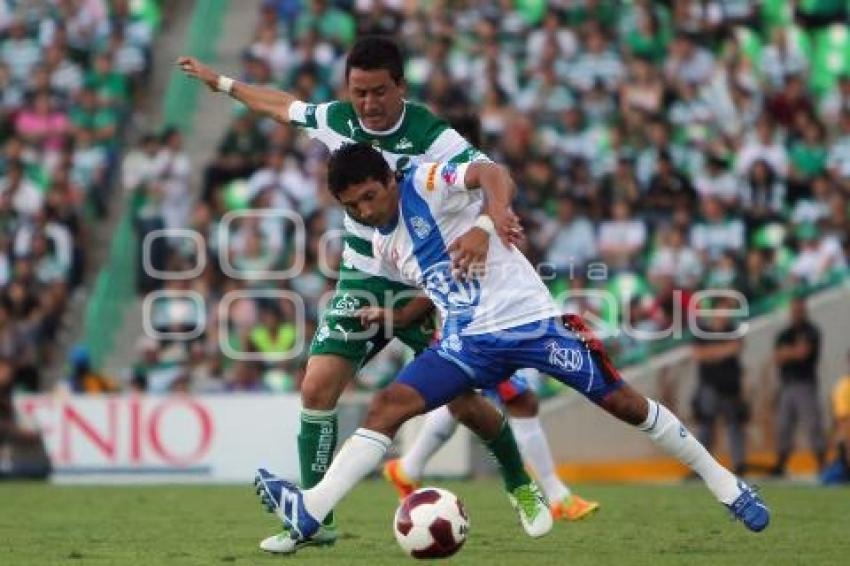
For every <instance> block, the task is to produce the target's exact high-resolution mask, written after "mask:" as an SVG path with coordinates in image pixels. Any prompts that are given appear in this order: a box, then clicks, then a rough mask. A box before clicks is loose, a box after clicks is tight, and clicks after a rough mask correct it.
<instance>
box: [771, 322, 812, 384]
mask: <svg viewBox="0 0 850 566" xmlns="http://www.w3.org/2000/svg"><path fill="white" fill-rule="evenodd" d="M800 338H804V339H806V340H808V341H809V342H810V343H811V344H812V351H811V353H810V354H809V355H808V357H807V358H806V359H805V360H801V361H789V362H785V363H784V364H781V365H780V366H779V377H780V378H781V379H782V382H783V383H800V382H815V381H817V366H818V358H819V356H820V331H819V330H818V329H817V328H816V327H815V326H814V325H813V324H811V323H809V322H804V323H803V324H800V325H798V326H790V327H788V328H786V329H785V330H783V331H782V332H781V333H780V334H779V336H778V337H777V338H776V346H777V347H779V346H790V345H792V344H795V343H796V342H797V340H798V339H800Z"/></svg>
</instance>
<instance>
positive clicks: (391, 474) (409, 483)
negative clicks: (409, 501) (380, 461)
mask: <svg viewBox="0 0 850 566" xmlns="http://www.w3.org/2000/svg"><path fill="white" fill-rule="evenodd" d="M384 478H386V480H387V481H388V482H390V483H391V484H393V486H395V489H396V491H397V492H398V498H399V499H400V500H403V499H404V498H406V497H407V496H408V495H410V494H411V493H413V492H414V491H416V490H417V489H419V483H418V482H416V481H413V480H412V479H410V478H409V477H407V474H405V473H404V470H403V469H402V468H401V460H399V459H398V458H396V459H395V460H390V461H388V462H387V463H386V464H384Z"/></svg>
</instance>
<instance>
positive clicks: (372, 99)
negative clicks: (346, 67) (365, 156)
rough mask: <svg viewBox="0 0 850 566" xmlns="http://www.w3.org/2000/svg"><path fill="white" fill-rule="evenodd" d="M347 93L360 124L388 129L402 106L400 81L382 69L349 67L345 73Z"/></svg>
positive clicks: (399, 113) (402, 87) (371, 128)
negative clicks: (346, 73) (368, 69)
mask: <svg viewBox="0 0 850 566" xmlns="http://www.w3.org/2000/svg"><path fill="white" fill-rule="evenodd" d="M348 96H349V97H350V99H351V104H353V105H354V111H355V112H356V113H357V117H358V118H360V121H361V122H363V125H364V126H366V127H367V128H369V129H370V130H377V131H384V130H389V129H390V128H392V127H393V126H394V125H395V124H396V122H398V119H399V116H401V111H402V108H403V107H404V84H396V83H395V81H393V79H392V77H390V73H389V71H387V70H386V69H375V70H371V71H367V70H365V69H358V68H353V69H351V71H349V73H348Z"/></svg>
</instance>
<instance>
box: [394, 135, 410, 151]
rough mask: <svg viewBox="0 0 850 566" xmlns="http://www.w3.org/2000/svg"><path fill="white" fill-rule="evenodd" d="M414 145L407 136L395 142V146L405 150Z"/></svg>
mask: <svg viewBox="0 0 850 566" xmlns="http://www.w3.org/2000/svg"><path fill="white" fill-rule="evenodd" d="M412 147H413V142H412V141H410V140H409V139H407V138H401V139H400V140H398V143H397V144H395V148H396V149H397V150H399V151H404V150H405V149H411V148H412Z"/></svg>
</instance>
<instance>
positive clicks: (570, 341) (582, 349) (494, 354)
mask: <svg viewBox="0 0 850 566" xmlns="http://www.w3.org/2000/svg"><path fill="white" fill-rule="evenodd" d="M523 368H535V369H538V370H540V371H542V372H543V373H547V374H549V375H551V376H552V377H554V378H555V379H557V380H558V381H560V382H561V383H563V384H565V385H568V386H569V387H571V388H573V389H575V390H576V391H578V392H579V393H581V394H582V395H584V396H585V397H587V398H588V399H590V400H591V401H593V402H594V403H599V402H600V401H602V399H604V398H605V397H606V396H607V395H608V394H609V393H611V392H612V391H615V390H616V389H618V388H619V387H620V386H621V385H622V379H621V378H620V374H619V373H618V372H617V370H616V369H615V368H614V366H613V364H612V363H611V361H610V360H609V359H608V356H607V354H606V353H605V350H604V348H603V347H602V345H601V343H600V342H599V341H598V340H597V339H596V338H595V337H594V336H593V335H592V333H591V332H590V330H589V329H588V328H587V327H586V326H585V325H584V322H583V321H582V320H581V319H580V318H579V317H576V316H572V315H568V316H565V317H563V318H550V319H546V320H541V321H537V322H532V323H530V324H524V325H522V326H517V327H514V328H510V329H507V330H500V331H498V332H495V333H492V334H476V335H472V336H457V335H450V336H448V337H444V338H443V339H442V341H441V342H440V343H439V344H438V345H436V346H432V347H431V348H429V349H428V350H426V351H425V352H423V353H422V354H421V355H419V356H418V357H417V358H415V359H414V360H413V361H412V362H411V363H410V364H408V365H407V366H406V367H405V368H404V369H403V370H402V371H401V373H400V374H399V376H398V378H397V381H398V382H400V383H404V384H405V385H408V386H410V387H412V388H414V389H416V391H418V392H419V394H420V395H422V397H423V398H424V399H425V401H426V404H427V407H428V410H431V409H434V408H436V407H439V406H441V405H444V404H446V403H448V402H449V401H451V400H452V399H454V398H455V397H457V396H458V395H460V394H461V393H464V392H465V391H468V390H470V389H490V388H494V387H497V386H498V385H499V384H500V383H502V382H504V381H506V380H507V379H508V378H509V377H510V376H511V375H513V374H514V373H515V372H516V371H517V370H519V369H523Z"/></svg>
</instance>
